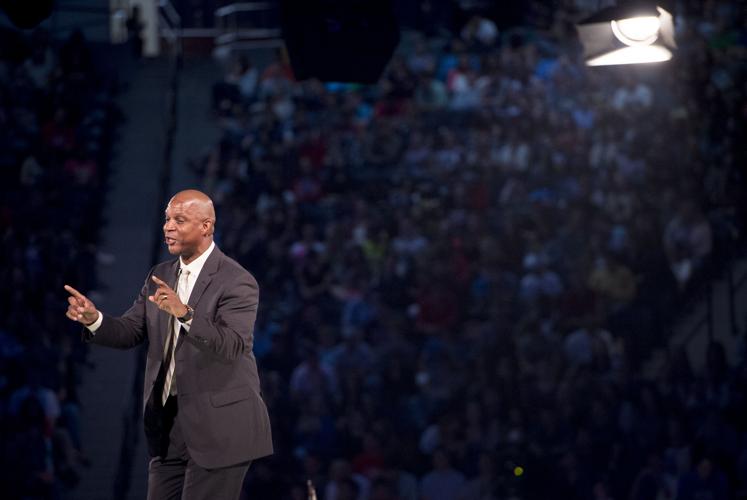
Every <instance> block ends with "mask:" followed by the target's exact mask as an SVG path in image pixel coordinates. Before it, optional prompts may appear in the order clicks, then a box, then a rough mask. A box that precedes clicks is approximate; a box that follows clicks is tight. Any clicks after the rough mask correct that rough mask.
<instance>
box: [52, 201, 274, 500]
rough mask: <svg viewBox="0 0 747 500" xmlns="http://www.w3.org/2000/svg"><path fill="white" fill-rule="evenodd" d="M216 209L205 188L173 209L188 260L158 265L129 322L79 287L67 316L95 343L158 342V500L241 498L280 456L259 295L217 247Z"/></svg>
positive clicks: (152, 439)
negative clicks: (254, 472)
mask: <svg viewBox="0 0 747 500" xmlns="http://www.w3.org/2000/svg"><path fill="white" fill-rule="evenodd" d="M214 227H215V210H214V208H213V202H212V201H211V200H210V198H209V197H208V196H207V195H205V194H204V193H201V192H199V191H194V190H188V191H182V192H180V193H177V194H176V195H175V196H174V197H173V198H171V201H169V204H168V206H167V207H166V218H165V222H164V225H163V232H164V237H165V239H164V240H165V243H166V246H167V247H168V250H169V253H170V254H171V255H174V256H177V257H178V258H176V259H172V260H169V261H167V262H162V263H160V264H158V265H156V266H155V267H153V268H152V269H151V270H150V272H149V273H148V276H147V278H146V279H145V284H144V285H143V288H142V289H141V290H140V293H139V295H138V296H137V298H136V299H135V302H134V304H133V305H132V307H130V309H129V310H127V312H125V313H124V314H123V315H122V316H119V317H116V316H109V315H107V314H103V313H101V312H100V311H99V310H98V309H96V306H95V305H94V304H93V302H91V300H90V299H88V298H87V297H86V296H84V295H83V294H82V293H80V292H79V291H77V290H76V289H74V288H73V287H71V286H68V285H65V290H67V292H68V293H69V294H70V296H69V298H68V302H69V305H68V309H67V313H66V314H67V317H68V318H69V319H71V320H73V321H77V322H79V323H82V324H83V325H84V326H85V329H84V330H83V332H84V333H83V339H84V341H86V342H92V343H94V344H100V345H104V346H108V347H116V348H119V349H128V348H131V347H135V346H137V345H139V344H141V343H142V342H144V341H146V340H147V342H148V358H147V363H146V367H145V387H144V389H143V401H144V411H143V415H144V423H145V434H146V437H147V441H148V449H149V452H150V455H151V461H150V463H149V466H148V499H150V500H164V499H181V498H185V499H186V498H188V499H190V500H198V499H235V498H238V497H239V493H240V491H241V485H242V482H243V479H244V475H245V474H246V471H247V469H248V468H249V465H250V464H251V461H252V460H254V459H256V458H259V457H262V456H265V455H269V454H271V453H272V438H271V434H270V422H269V418H268V415H267V409H266V408H265V404H264V402H263V401H262V398H261V396H260V386H259V376H258V375H257V365H256V361H255V359H254V354H253V353H252V342H253V330H254V320H255V318H256V314H257V305H258V301H259V288H258V286H257V282H256V281H255V279H254V277H253V276H252V275H251V274H249V272H248V271H246V270H245V269H244V268H243V267H241V266H240V265H239V264H238V263H236V262H235V261H234V260H232V259H230V258H229V257H226V256H225V255H224V254H223V252H221V251H220V250H219V249H218V248H217V247H216V246H215V243H214V242H213V230H214Z"/></svg>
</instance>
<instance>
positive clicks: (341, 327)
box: [196, 1, 747, 500]
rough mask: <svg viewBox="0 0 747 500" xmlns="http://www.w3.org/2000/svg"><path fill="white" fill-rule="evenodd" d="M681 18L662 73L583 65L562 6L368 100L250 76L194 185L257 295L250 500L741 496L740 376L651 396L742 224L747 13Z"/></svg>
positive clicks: (218, 95)
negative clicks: (686, 315) (653, 365)
mask: <svg viewBox="0 0 747 500" xmlns="http://www.w3.org/2000/svg"><path fill="white" fill-rule="evenodd" d="M534 3H539V2H534ZM565 4H569V2H566V3H565ZM677 7H678V10H677V38H678V45H679V48H678V52H677V55H676V59H675V60H674V61H672V62H671V63H667V64H661V65H651V66H645V65H644V66H643V67H633V66H628V67H608V68H587V67H585V66H584V64H583V61H582V60H581V57H580V49H579V47H578V46H577V44H576V42H575V40H576V37H575V35H574V33H573V27H572V25H571V24H570V22H569V20H572V19H578V18H579V13H578V11H574V10H573V9H572V6H568V7H567V8H565V9H561V10H559V11H558V12H557V13H555V15H553V16H551V17H550V18H549V20H547V19H545V21H547V22H546V23H545V25H543V26H540V27H538V26H532V25H531V23H530V24H528V25H527V26H526V27H524V28H515V29H512V30H508V31H501V30H499V29H498V28H497V26H496V25H495V23H494V22H493V21H491V19H490V18H488V17H479V16H478V17H474V18H473V19H472V20H470V21H469V22H468V23H466V24H465V25H464V26H463V27H462V28H460V29H457V30H452V32H453V33H454V34H453V35H449V36H444V35H443V33H437V34H434V35H432V36H428V37H424V36H422V35H417V34H412V33H410V34H407V35H405V37H404V41H403V43H402V46H401V47H400V49H399V50H398V51H397V53H396V54H395V56H394V58H393V60H392V61H391V63H390V64H389V66H388V68H387V70H386V71H385V73H384V75H383V76H382V78H381V80H380V82H379V84H378V85H376V86H356V85H351V84H323V83H320V82H315V81H306V82H295V81H294V79H293V76H292V70H291V68H290V66H289V64H288V62H287V60H286V59H285V58H284V57H282V55H279V56H278V57H277V58H276V59H275V60H274V61H273V62H272V63H271V64H269V65H266V66H264V67H262V68H259V67H257V66H255V65H253V64H252V62H251V61H250V59H249V58H248V57H240V58H238V59H237V60H236V61H235V64H234V65H233V66H232V67H231V68H230V69H229V71H228V72H227V75H226V77H225V79H224V80H223V81H221V82H220V83H218V84H216V85H215V87H214V89H213V103H214V107H215V111H216V115H217V119H218V121H219V122H220V125H221V127H222V130H223V134H222V138H221V140H220V142H219V143H217V144H215V145H214V146H213V147H212V148H211V149H210V151H209V153H208V154H206V157H205V158H204V160H202V161H201V162H199V164H198V165H196V166H197V169H198V171H199V172H200V174H201V175H202V178H203V180H204V186H205V189H206V190H207V191H208V192H209V194H211V196H213V198H214V200H215V201H216V204H217V211H218V233H217V234H216V238H217V241H218V244H219V245H220V246H221V247H222V249H223V250H224V251H225V252H226V253H227V254H229V255H231V256H233V257H235V258H237V259H238V260H239V261H240V262H241V263H242V264H243V265H244V266H245V267H247V268H248V269H249V270H250V271H252V272H253V273H254V274H255V275H256V277H257V279H258V281H259V283H260V287H261V304H262V305H261V308H260V313H259V318H258V323H257V325H256V329H255V344H254V350H255V353H256V355H257V357H258V359H259V366H260V368H261V370H262V372H263V373H262V383H263V393H264V397H265V400H266V401H267V402H268V404H269V407H270V415H271V418H272V419H273V430H274V436H275V439H276V454H275V456H274V457H273V458H272V459H270V460H263V461H260V462H258V463H256V464H254V465H253V466H252V468H251V469H250V473H249V474H248V476H247V492H248V496H247V498H305V486H304V481H305V479H306V478H309V479H311V480H312V481H313V482H314V484H315V485H316V487H317V491H318V495H319V498H321V499H324V500H350V499H353V500H369V499H370V500H393V499H401V500H416V499H421V500H442V499H443V500H460V499H461V500H468V499H469V500H472V499H475V500H477V499H480V500H487V499H503V498H532V499H534V498H537V499H540V498H542V499H545V498H562V499H595V500H604V499H612V498H614V499H618V500H619V499H624V498H631V499H635V500H639V499H640V500H643V499H665V498H670V499H675V498H677V499H682V500H684V499H696V498H698V499H700V498H709V499H727V498H737V497H738V498H747V496H746V495H747V426H746V425H745V424H746V423H747V413H746V412H747V399H745V398H747V393H746V392H745V391H746V388H747V384H745V382H747V364H745V359H744V357H740V363H739V365H738V366H737V367H731V366H729V365H728V364H727V363H726V356H725V353H724V350H723V347H721V346H720V345H719V344H717V343H713V344H712V345H711V346H710V347H709V352H708V363H707V370H705V371H704V372H703V373H695V372H694V371H693V370H692V368H691V366H690V362H689V360H688V359H687V356H686V355H685V353H684V351H677V350H674V351H671V350H670V351H669V352H670V354H669V357H668V358H667V360H666V362H665V363H664V366H663V367H662V368H661V369H659V370H651V373H644V368H646V366H647V365H646V363H645V361H646V360H647V359H648V357H649V355H650V353H651V352H652V349H654V348H662V347H665V346H667V340H668V335H669V333H670V331H671V329H672V324H673V321H674V318H675V317H676V316H677V313H678V312H679V311H680V310H681V309H682V307H683V306H685V305H687V304H689V303H691V302H690V301H692V300H693V297H695V296H697V291H698V290H699V288H700V287H702V285H703V283H704V282H705V281H706V280H707V279H709V278H710V276H712V274H713V273H714V272H717V271H718V270H719V265H718V263H720V264H721V265H722V264H723V263H724V262H725V261H726V260H728V257H729V256H730V255H731V253H730V252H732V248H733V246H734V244H735V238H737V239H738V237H739V229H740V222H739V221H740V220H742V219H741V217H742V215H743V207H744V201H743V200H744V194H745V193H744V178H743V172H742V170H741V169H742V168H743V166H744V151H743V148H742V147H740V146H739V141H740V140H741V138H743V137H744V124H745V113H746V111H747V107H746V102H745V92H746V91H747V88H746V87H745V81H747V79H746V78H745V60H746V58H745V54H746V53H747V30H746V26H745V24H744V19H747V15H746V14H747V12H745V11H744V6H737V5H734V4H732V3H730V2H715V1H711V2H679V3H678V6H677ZM341 64H345V63H344V62H342V61H341ZM714 262H717V265H713V263H714Z"/></svg>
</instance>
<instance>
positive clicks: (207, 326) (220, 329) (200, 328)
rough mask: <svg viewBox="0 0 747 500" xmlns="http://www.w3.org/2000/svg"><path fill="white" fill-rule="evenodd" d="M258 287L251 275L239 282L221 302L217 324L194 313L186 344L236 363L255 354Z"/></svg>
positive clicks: (219, 300)
mask: <svg viewBox="0 0 747 500" xmlns="http://www.w3.org/2000/svg"><path fill="white" fill-rule="evenodd" d="M258 304H259V286H258V285H257V282H256V281H255V280H254V278H253V277H252V276H251V275H250V274H248V273H247V274H243V273H242V274H241V275H240V276H239V278H238V279H237V280H236V282H235V283H233V284H232V285H231V286H230V287H227V288H226V291H225V292H224V293H223V295H222V296H221V297H220V298H219V299H218V304H217V306H216V307H217V310H216V314H215V320H213V319H212V318H210V317H207V316H205V315H201V314H198V313H195V317H194V318H193V319H192V325H191V326H190V328H189V332H187V331H186V330H184V329H183V330H182V334H184V335H185V341H188V342H190V343H192V344H193V345H194V346H195V347H197V348H198V349H200V350H203V351H208V352H211V353H213V354H215V355H216V356H218V357H220V358H223V359H226V360H228V361H233V360H235V359H238V358H239V357H241V356H242V355H243V354H244V353H245V352H247V351H251V350H252V345H253V343H254V321H255V319H256V318H257V306H258Z"/></svg>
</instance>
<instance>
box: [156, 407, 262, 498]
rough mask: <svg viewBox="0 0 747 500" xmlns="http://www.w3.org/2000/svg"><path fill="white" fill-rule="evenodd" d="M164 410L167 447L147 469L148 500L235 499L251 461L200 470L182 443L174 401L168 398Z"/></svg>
mask: <svg viewBox="0 0 747 500" xmlns="http://www.w3.org/2000/svg"><path fill="white" fill-rule="evenodd" d="M163 410H164V411H163V415H162V418H163V419H164V422H163V424H164V427H163V428H164V430H165V431H167V432H168V443H165V449H166V453H165V456H162V457H156V458H152V459H151V461H150V464H149V465H148V500H207V499H211V500H212V499H214V500H223V499H225V500H236V499H238V498H239V494H240V493H241V485H242V484H243V482H244V475H245V474H246V471H247V470H248V469H249V465H250V464H251V461H249V462H244V463H241V464H237V465H232V466H230V467H221V468H218V469H204V468H202V467H200V466H199V465H197V464H196V463H195V462H194V460H192V457H190V456H189V450H188V449H187V445H186V444H185V443H184V437H183V435H182V429H181V426H180V425H179V405H178V402H177V397H176V396H171V397H169V399H168V400H167V401H166V405H165V406H164V408H163Z"/></svg>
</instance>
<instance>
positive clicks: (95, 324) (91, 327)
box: [85, 311, 104, 333]
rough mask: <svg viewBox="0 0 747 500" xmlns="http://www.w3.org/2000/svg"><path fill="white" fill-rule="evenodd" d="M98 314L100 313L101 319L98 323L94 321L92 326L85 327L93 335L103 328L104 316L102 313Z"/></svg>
mask: <svg viewBox="0 0 747 500" xmlns="http://www.w3.org/2000/svg"><path fill="white" fill-rule="evenodd" d="M98 313H99V317H98V318H96V321H94V322H93V323H91V324H90V325H85V326H86V328H88V329H89V330H91V332H92V333H95V332H96V330H98V329H99V327H100V326H101V323H103V322H104V315H103V314H101V311H98Z"/></svg>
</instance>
